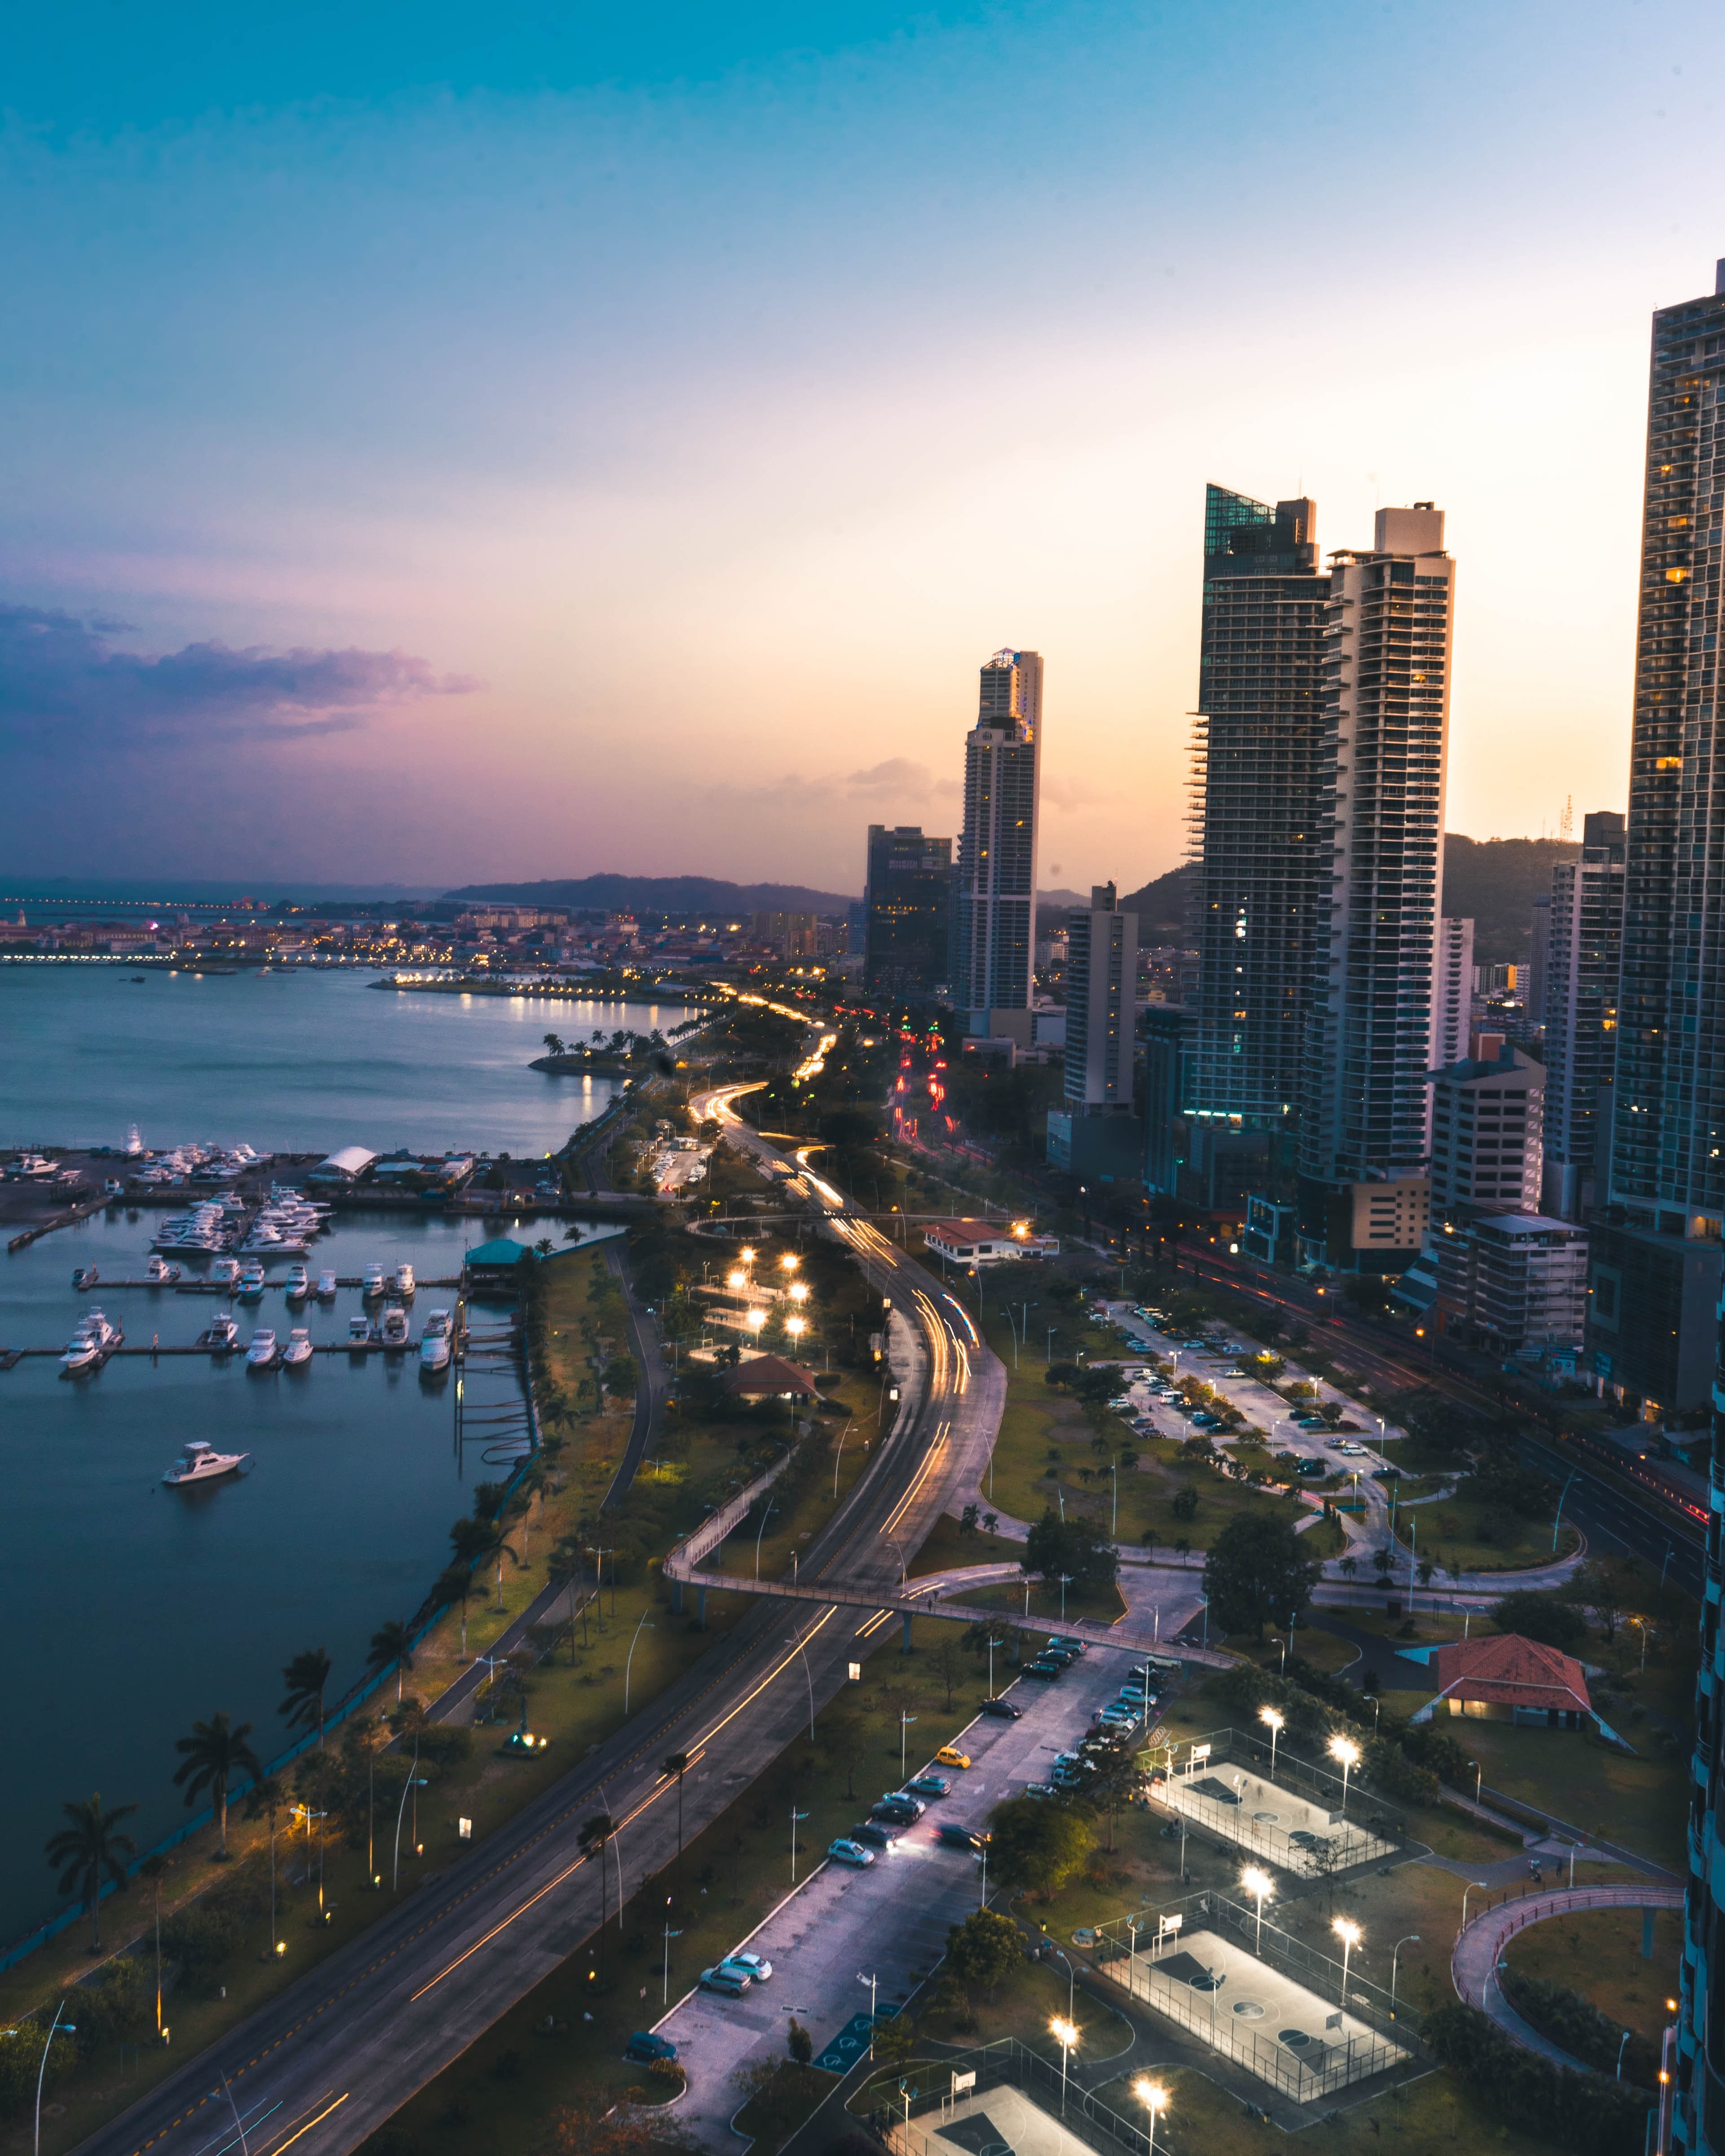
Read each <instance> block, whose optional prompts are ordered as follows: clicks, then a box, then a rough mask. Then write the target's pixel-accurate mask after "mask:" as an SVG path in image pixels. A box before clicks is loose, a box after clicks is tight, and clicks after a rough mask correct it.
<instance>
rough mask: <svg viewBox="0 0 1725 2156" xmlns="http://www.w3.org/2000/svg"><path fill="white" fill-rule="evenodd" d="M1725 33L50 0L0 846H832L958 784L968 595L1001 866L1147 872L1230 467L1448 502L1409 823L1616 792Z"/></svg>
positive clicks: (126, 858) (1172, 807)
mask: <svg viewBox="0 0 1725 2156" xmlns="http://www.w3.org/2000/svg"><path fill="white" fill-rule="evenodd" d="M1722 60H1725V22H1721V21H1719V20H1717V19H1712V18H1698V19H1697V18H1692V16H1690V15H1687V14H1686V15H1683V16H1679V15H1678V14H1677V13H1676V10H1675V9H1673V8H1669V7H1663V6H1656V7H1651V8H1638V9H1636V10H1635V11H1634V13H1633V17H1632V18H1631V16H1630V14H1629V13H1627V12H1626V11H1625V10H1623V9H1620V8H1619V9H1611V8H1595V9H1591V10H1579V11H1571V12H1570V13H1568V15H1566V17H1565V18H1564V20H1563V25H1562V33H1561V35H1558V33H1557V32H1556V30H1555V28H1554V25H1553V18H1551V16H1550V15H1549V13H1548V11H1544V10H1541V9H1537V8H1531V7H1527V6H1525V5H1524V6H1520V7H1517V6H1514V5H1512V6H1511V7H1509V8H1486V7H1484V6H1483V5H1479V4H1473V5H1461V6H1459V7H1457V8H1452V9H1450V10H1448V11H1445V13H1444V14H1443V15H1442V16H1441V17H1440V18H1434V17H1432V16H1430V14H1429V13H1427V14H1423V15H1422V14H1417V13H1405V12H1404V11H1395V10H1388V11H1379V12H1377V13H1371V14H1362V15H1361V17H1360V18H1359V19H1358V20H1354V19H1353V18H1327V19H1326V20H1324V21H1322V22H1311V21H1307V20H1306V19H1305V18H1290V17H1289V16H1287V14H1286V11H1283V10H1280V9H1277V8H1274V7H1272V6H1271V5H1269V4H1267V0H1224V4H1222V5H1220V6H1218V7H1216V8H1211V9H1206V10H1204V11H1197V12H1194V11H1185V12H1183V13H1174V12H1173V11H1168V10H1163V11H1158V10H1154V9H1146V8H1142V7H1141V6H1138V7H1132V6H1127V5H1123V4H1121V5H1116V4H1108V0H1104V4H1101V5H1100V6H1095V7H1086V8H1082V9H1080V8H1077V7H1076V6H1074V5H1070V4H1066V0H1050V4H1045V5H1016V6H1008V7H1005V8H986V9H985V8H983V7H981V6H980V5H979V4H973V0H962V4H958V3H957V0H954V3H953V4H942V3H941V0H937V4H935V5H934V6H932V7H931V8H923V9H919V10H918V11H917V12H916V14H915V15H914V16H911V15H910V14H908V13H905V12H904V11H901V10H895V9H891V8H885V7H880V6H871V5H868V4H864V0H850V4H845V5H841V6H839V7H838V8H832V9H826V10H821V11H815V10H813V9H810V10H806V11H801V12H799V11H796V10H793V9H788V10H780V11H778V12H776V13H775V12H768V13H757V14H754V15H752V16H749V17H747V18H746V19H745V18H735V17H726V18H715V17H712V16H711V15H710V14H709V13H705V12H703V11H700V10H696V9H693V8H687V7H680V6H677V5H672V6H670V8H667V9H665V10H661V11H659V12H658V13H655V15H654V16H653V17H652V18H642V19H641V20H640V21H639V23H624V22H620V21H619V22H614V23H599V24H593V23H587V22H585V21H584V20H583V28H582V32H581V34H580V35H579V36H576V35H575V34H573V33H572V29H571V28H570V25H569V24H568V23H567V21H566V20H565V19H563V18H561V17H558V16H557V15H556V14H554V13H552V12H551V11H543V12H540V11H537V10H536V9H534V8H527V9H525V10H523V11H521V12H520V13H516V14H515V15H511V17H509V18H499V19H498V20H497V21H496V22H495V23H492V22H485V23H475V20H474V19H473V18H472V17H471V15H470V13H467V12H462V11H455V10H453V9H447V8H439V7H437V6H432V7H430V8H426V9H424V10H420V11H416V12H415V13H414V14H413V16H412V18H408V17H406V16H405V15H404V14H401V13H398V11H396V10H395V9H393V8H388V7H386V8H382V9H380V10H378V11H377V12H376V13H375V14H373V15H369V16H367V18H366V19H365V20H364V21H363V22H361V23H355V22H352V21H350V20H349V19H348V18H336V17H335V16H334V15H332V14H325V13H320V12H319V11H318V10H316V8H314V9H313V10H312V11H311V13H309V14H307V15H305V16H304V17H303V18H296V20H295V35H294V36H293V37H292V38H282V37H281V36H280V34H279V25H278V26H277V27H276V28H272V27H271V18H270V14H269V12H268V11H264V13H263V14H262V15H261V16H260V17H259V18H258V19H257V20H255V21H254V20H251V19H248V20H247V21H246V22H245V23H238V22H235V21H234V20H233V19H232V18H231V16H228V15H222V16H218V15H216V14H215V13H214V11H213V10H211V9H208V8H204V7H203V5H201V4H188V5H187V7H185V8H181V9H177V10H175V11H172V17H171V18H168V19H158V20H157V22H156V23H154V24H153V25H152V28H151V32H150V33H149V35H148V36H145V35H143V33H141V31H140V30H139V29H138V28H136V26H134V25H132V24H131V23H129V22H128V23H121V22H117V21H115V20H114V19H112V17H111V11H104V12H102V13H100V16H99V17H97V16H94V15H92V16H90V18H89V19H88V20H86V19H85V11H84V10H83V9H82V8H80V6H78V5H74V6H71V7H69V8H66V9H64V10H52V11H44V12H41V13H39V14H38V15H36V16H34V17H33V18H28V19H27V20H24V21H22V22H21V23H19V24H18V28H17V34H16V37H15V39H14V42H13V46H12V47H11V48H9V49H8V117H7V119H6V121H5V122H4V123H3V125H0V200H3V202H4V204H5V208H6V215H5V217H4V218H3V220H0V261H3V266H4V271H5V275H6V277H7V288H8V308H7V310H6V314H5V317H4V319H3V321H0V365H3V367H5V369H6V375H7V381H8V401H9V406H10V416H11V419H12V425H11V428H10V429H9V443H8V480H7V486H6V489H5V490H4V493H3V496H0V754H3V757H4V762H3V764H0V776H3V778H4V779H5V782H6V783H5V784H4V786H3V787H0V798H3V803H4V806H3V808H0V865H3V866H6V867H9V868H11V870H13V873H14V874H18V875H24V874H29V875H51V874H56V873H63V872H64V873H72V874H84V875H94V874H98V873H100V874H103V875H115V874H125V875H146V876H150V877H152V878H157V879H159V878H161V877H162V876H165V875H171V874H172V873H173V872H174V871H176V870H178V871H181V872H184V873H187V874H211V873H214V874H219V875H228V874H233V875H252V876H259V875H265V874H270V875H278V876H280V875H287V876H290V877H295V878H300V879H305V880H316V881H319V882H328V881H331V880H336V879H339V878H341V877H343V876H344V875H363V876H364V877H365V878H366V880H368V881H373V882H381V881H388V880H398V881H403V882H407V883H410V884H414V885H424V884H450V883H459V882H464V881H471V880H484V879H491V878H496V877H499V876H504V875H517V876H532V875H578V874H581V873H583V872H585V871H587V870H594V869H599V868H606V869H615V870H622V871H626V872H631V873H652V872H655V871H662V870H668V869H670V870H682V871H686V872H699V873H705V874H708V875H717V876H725V877H732V878H736V879H737V880H755V879H757V878H758V877H759V876H760V875H763V874H767V875H773V876H775V877H778V878H782V879H783V880H788V881H801V882H806V883H811V884H826V883H829V882H832V881H835V880H840V879H836V878H834V875H833V874H832V870H831V869H830V865H829V864H830V863H831V862H832V861H833V860H837V859H841V858H842V859H844V860H846V861H851V860H855V858H856V846H857V840H856V834H857V833H858V832H859V831H860V829H861V828H862V827H864V826H865V825H866V824H869V823H870V822H886V823H894V824H896V823H906V824H908V823H920V824H922V825H923V826H924V828H927V829H942V830H944V829H953V828H954V827H955V825H956V822H957V796H956V792H955V788H956V786H957V778H956V775H955V773H954V770H953V758H952V742H953V736H952V732H951V731H950V728H951V725H952V712H953V710H954V708H955V703H956V700H957V699H958V698H959V697H960V696H963V693H964V684H965V683H966V681H967V679H968V676H969V674H970V670H971V669H972V667H973V665H974V664H975V656H974V654H976V653H978V651H986V650H988V649H993V648H994V647H995V646H997V645H999V644H1003V643H1004V642H1006V641H1007V640H1009V639H1011V640H1013V641H1014V642H1015V643H1022V644H1025V645H1027V646H1030V647H1034V649H1038V650H1040V651H1041V652H1043V653H1044V654H1045V655H1046V656H1047V658H1048V660H1049V662H1050V667H1051V669H1052V670H1053V673H1052V678H1053V679H1054V680H1055V681H1056V682H1057V684H1058V689H1057V693H1056V695H1055V699H1054V701H1053V702H1052V703H1051V705H1050V713H1049V716H1050V719H1051V720H1052V721H1053V723H1054V731H1053V732H1052V734H1051V735H1050V754H1049V757H1048V758H1047V762H1046V765H1045V770H1044V773H1043V785H1044V794H1043V812H1042V813H1043V821H1044V834H1043V841H1042V850H1041V851H1042V858H1041V860H1040V876H1041V879H1042V880H1043V881H1044V882H1045V883H1046V884H1048V885H1060V886H1063V887H1065V888H1066V889H1069V890H1074V891H1080V892H1082V891H1086V890H1088V889H1089V888H1090V887H1091V885H1093V884H1095V883H1097V882H1100V881H1103V880H1107V879H1109V878H1114V879H1116V880H1117V881H1118V882H1119V883H1120V885H1121V887H1122V889H1123V890H1131V889H1134V888H1136V887H1137V885H1139V884H1140V883H1141V882H1142V881H1143V880H1146V879H1147V878H1149V877H1151V876H1153V875H1156V874H1158V873H1159V872H1161V871H1163V870H1167V869H1168V868H1169V867H1171V866H1173V865H1174V863H1175V862H1176V861H1177V860H1178V859H1179V858H1180V856H1181V854H1182V852H1183V826H1182V815H1183V798H1182V780H1183V771H1184V763H1185V752H1186V738H1187V719H1186V714H1187V712H1188V711H1190V709H1191V708H1192V706H1193V704H1194V701H1195V696H1194V690H1195V680H1194V666H1193V654H1194V648H1195V640H1196V629H1197V622H1198V608H1199V595H1198V593H1197V592H1196V590H1195V589H1194V580H1193V578H1192V577H1191V574H1190V567H1189V565H1190V562H1191V561H1192V559H1193V557H1194V554H1195V553H1196V552H1197V551H1198V548H1199V523H1200V517H1201V497H1202V494H1203V490H1204V485H1205V483H1206V482H1207V481H1208V480H1212V479H1214V480H1218V481H1219V482H1221V483H1224V484H1226V485H1230V486H1238V487H1240V489H1242V490H1244V491H1245V492H1246V493H1248V494H1250V495H1254V496H1255V498H1259V499H1263V500H1276V499H1277V498H1278V497H1279V496H1281V495H1289V494H1295V495H1311V496H1312V497H1314V498H1316V499H1317V500H1321V501H1322V504H1323V505H1324V516H1325V523H1326V528H1327V531H1329V532H1331V533H1332V534H1333V535H1335V536H1337V537H1343V536H1358V535H1359V534H1361V533H1363V532H1366V531H1369V530H1370V529H1371V519H1372V516H1373V512H1374V511H1375V509H1376V508H1377V507H1378V506H1382V505H1383V504H1384V503H1389V502H1397V501H1403V502H1405V501H1412V500H1441V501H1442V502H1443V503H1444V504H1445V507H1446V509H1447V511H1448V513H1449V519H1450V523H1449V529H1450V544H1451V546H1452V547H1453V548H1454V550H1455V552H1456V554H1457V556H1458V557H1459V558H1463V559H1465V560H1466V562H1467V563H1468V564H1469V577H1468V583H1467V588H1466V593H1465V594H1464V596H1463V598H1462V600H1461V605H1460V609H1459V612H1458V617H1457V622H1456V637H1455V721H1454V728H1453V752H1452V762H1451V773H1450V796H1451V812H1450V821H1451V824H1452V825H1453V827H1454V828H1455V829H1460V830H1463V831H1467V832H1470V833H1472V834H1476V835H1477V836H1480V837H1488V836H1491V835H1494V834H1505V835H1508V834H1520V833H1526V834H1535V833H1537V832H1538V831H1539V830H1540V829H1541V828H1542V826H1543V827H1544V828H1547V829H1552V830H1555V829H1556V828H1557V824H1558V817H1559V815H1560V814H1561V811H1562V807H1563V800H1564V798H1565V797H1566V796H1568V795H1572V794H1573V796H1574V798H1575V799H1576V800H1578V801H1582V800H1585V801H1587V802H1589V803H1594V804H1595V805H1597V806H1599V807H1614V806H1615V807H1622V806H1625V773H1626V767H1627V754H1626V752H1627V746H1628V737H1629V725H1630V711H1631V708H1632V699H1633V676H1634V637H1635V622H1634V608H1633V589H1634V586H1633V576H1634V571H1633V547H1632V536H1633V531H1634V528H1635V520H1636V516H1637V513H1638V507H1639V502H1640V434H1639V428H1638V426H1637V425H1636V424H1635V421H1634V414H1635V410H1636V406H1637V401H1638V396H1639V393H1640V388H1641V385H1642V383H1643V381H1644V376H1645V343H1644V339H1645V322H1646V320H1647V317H1648V315H1649V313H1650V311H1651V309H1652V308H1653V307H1654V306H1656V305H1671V304H1673V303H1675V302H1676V301H1678V300H1681V299H1683V298H1684V297H1685V296H1686V295H1688V294H1689V293H1691V292H1692V290H1694V288H1695V282H1696V272H1695V264H1697V261H1701V260H1707V261H1711V260H1712V258H1713V256H1714V255H1715V254H1717V252H1718V251H1719V244H1718V235H1717V233H1716V232H1715V231H1714V230H1713V229H1712V223H1714V222H1716V221H1717V220H1716V216H1715V204H1716V203H1717V197H1718V193H1719V187H1718V181H1719V179H1720V177H1725V174H1722V171H1721V168H1722V167H1725V147H1722V146H1721V138H1720V136H1719V134H1718V131H1717V129H1714V128H1712V127H1711V126H1710V125H1709V121H1710V117H1711V110H1710V100H1711V99H1712V96H1713V95H1714V92H1713V90H1712V85H1715V84H1717V80H1719V78H1720V74H1721V67H1720V63H1721V61H1722ZM1029 82H1034V85H1036V88H1035V105H1036V125H1035V126H1034V129H1026V130H1023V131H1019V132H1018V133H1017V134H1016V135H1015V136H1014V143H1013V147H1012V151H1011V154H1010V155H1009V157H1004V158H990V159H987V160H978V158H977V157H976V155H975V144H976V142H977V141H978V140H979V139H983V136H986V135H987V134H988V131H989V130H990V128H991V127H992V126H993V122H994V119H995V115H997V114H998V111H999V109H1000V106H1001V105H1002V104H1003V102H1010V101H1011V100H1013V99H1014V98H1016V97H1019V95H1021V94H1022V91H1023V87H1024V85H1025V84H1026V83H1029ZM1531 85H1538V90H1537V94H1532V95H1530V86H1531ZM1224 112H1225V115H1226V122H1225V125H1223V124H1219V115H1221V114H1223V113H1224ZM1674 133H1676V134H1680V135H1681V138H1682V139H1683V140H1684V141H1686V143H1687V144H1689V145H1691V146H1692V147H1691V149H1690V151H1688V152H1686V155H1687V156H1688V157H1689V158H1690V162H1689V164H1688V165H1687V166H1686V182H1685V186H1684V187H1683V188H1682V189H1681V191H1678V193H1676V194H1675V195H1674V194H1673V192H1672V191H1671V189H1670V188H1669V187H1668V186H1667V185H1666V183H1665V180H1664V155H1665V151H1666V146H1667V145H1668V143H1669V141H1670V140H1671V138H1672V136H1673V134H1674ZM1410 144H1417V145H1418V150H1417V152H1414V151H1410V150H1409V145H1410ZM1697 160H1698V161H1699V162H1698V163H1697ZM1338 169H1341V170H1345V171H1347V172H1348V173H1350V174H1358V175H1370V176H1372V182H1373V183H1372V184H1371V185H1370V186H1369V187H1355V188H1353V190H1352V191H1351V192H1350V195H1349V198H1348V217H1347V220H1346V223H1345V226H1344V227H1343V228H1342V230H1341V234H1340V237H1339V238H1338V229H1337V223H1336V220H1335V218H1334V217H1333V216H1332V215H1328V214H1322V213H1320V211H1321V209H1322V190H1323V188H1324V187H1325V186H1326V185H1327V177H1326V176H1327V175H1328V174H1330V173H1332V172H1335V171H1337V170H1338ZM1439 205H1440V206H1441V208H1439V207H1438V206H1439ZM1507 206H1508V207H1507ZM1410 228H1412V229H1415V230H1417V234H1418V244H1417V245H1410V244H1408V239H1409V230H1410ZM860 325H866V326H867V333H866V334H865V335H860V334H858V330H859V326H860ZM1391 356H1393V363H1389V364H1386V359H1387V357H1391ZM1535 383H1537V384H1538V394H1537V396H1536V395H1532V394H1531V393H1530V390H1531V386H1532V385H1533V384H1535ZM1530 521H1531V523H1532V524H1533V525H1537V526H1538V529H1539V530H1540V531H1542V532H1543V533H1546V534H1548V535H1549V534H1557V533H1562V534H1563V535H1565V536H1568V537H1570V539H1571V543H1570V544H1568V545H1567V546H1558V545H1543V546H1540V547H1530V546H1529V544H1528V540H1529V530H1530ZM1532 620H1538V622H1539V624H1540V625H1541V626H1540V634H1539V635H1538V638H1537V639H1533V638H1530V637H1529V636H1528V635H1527V624H1528V623H1529V622H1530V621H1532ZM93 770H95V771H100V773H101V774H102V780H101V783H95V784H93V783H91V773H92V771H93ZM842 881H843V882H845V883H848V884H852V885H854V884H855V881H856V872H855V870H852V871H851V872H850V874H849V875H846V876H845V878H843V879H842Z"/></svg>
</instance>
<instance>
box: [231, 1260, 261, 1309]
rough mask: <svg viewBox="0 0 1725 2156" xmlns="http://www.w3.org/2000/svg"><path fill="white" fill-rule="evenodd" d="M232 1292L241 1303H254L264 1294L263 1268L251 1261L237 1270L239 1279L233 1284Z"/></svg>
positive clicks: (255, 1261)
mask: <svg viewBox="0 0 1725 2156" xmlns="http://www.w3.org/2000/svg"><path fill="white" fill-rule="evenodd" d="M263 1292H264V1268H263V1267H262V1266H261V1265H259V1263H258V1262H257V1260H256V1259H253V1260H251V1261H250V1262H249V1264H246V1265H242V1266H241V1267H240V1269H239V1279H238V1280H237V1281H234V1294H235V1295H236V1296H238V1297H239V1300H240V1301H242V1302H256V1301H259V1299H260V1297H261V1296H262V1295H263Z"/></svg>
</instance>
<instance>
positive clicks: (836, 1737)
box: [824, 1707, 872, 1800]
mask: <svg viewBox="0 0 1725 2156" xmlns="http://www.w3.org/2000/svg"><path fill="white" fill-rule="evenodd" d="M824 1729H825V1732H826V1740H827V1749H828V1751H829V1753H830V1754H831V1756H832V1761H833V1764H834V1766H835V1767H842V1768H844V1769H845V1797H846V1799H847V1800H849V1799H854V1798H855V1795H856V1770H857V1768H859V1767H860V1766H861V1765H862V1763H863V1762H864V1761H865V1759H866V1758H868V1757H869V1755H870V1744H871V1743H872V1733H871V1731H870V1724H869V1719H868V1717H867V1716H866V1715H864V1714H860V1713H859V1712H857V1710H856V1709H855V1707H839V1709H837V1711H836V1712H833V1713H830V1714H829V1715H828V1717H827V1718H826V1721H825V1722H824Z"/></svg>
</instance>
